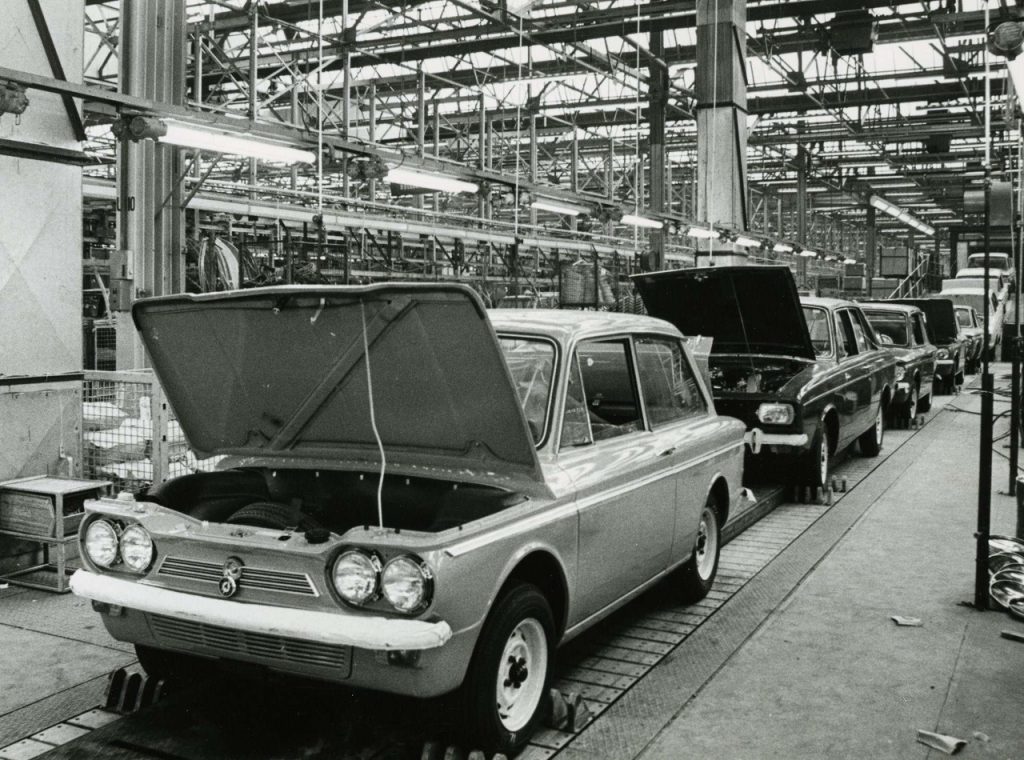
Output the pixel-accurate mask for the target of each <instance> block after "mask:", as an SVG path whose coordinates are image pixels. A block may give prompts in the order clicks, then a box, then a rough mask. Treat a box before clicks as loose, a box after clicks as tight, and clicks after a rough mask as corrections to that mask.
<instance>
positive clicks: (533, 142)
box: [516, 113, 540, 253]
mask: <svg viewBox="0 0 1024 760" xmlns="http://www.w3.org/2000/svg"><path fill="white" fill-rule="evenodd" d="M529 118H530V182H532V183H533V184H534V185H536V184H537V181H538V178H539V176H540V168H539V166H538V159H537V114H535V113H531V114H530V116H529ZM518 200H519V199H518V198H516V201H517V202H518ZM530 226H532V227H536V226H537V209H535V208H533V207H531V208H530ZM516 252H517V253H518V248H517V249H516Z"/></svg>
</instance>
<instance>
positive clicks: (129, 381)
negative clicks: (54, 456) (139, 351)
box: [82, 369, 217, 491]
mask: <svg viewBox="0 0 1024 760" xmlns="http://www.w3.org/2000/svg"><path fill="white" fill-rule="evenodd" d="M216 462H217V458H216V457H214V458H211V459H206V460H200V459H198V458H197V457H196V455H195V453H194V452H193V451H192V450H191V449H190V448H189V446H188V442H187V441H186V440H185V434H184V432H183V431H182V429H181V425H179V424H178V421H177V418H176V417H175V415H174V411H173V410H172V409H171V408H170V405H169V404H168V403H167V399H166V397H165V396H164V392H163V388H161V387H160V384H159V383H158V382H157V381H156V378H155V376H154V375H153V372H152V371H151V370H146V369H143V370H127V371H118V372H102V371H86V373H85V379H84V382H83V389H82V468H83V475H84V477H86V478H95V479H97V480H110V481H113V483H114V485H115V487H116V488H117V489H120V490H124V491H139V490H141V489H143V488H145V487H147V486H149V485H151V484H153V483H162V482H163V481H165V480H167V479H169V478H173V477H177V476H179V475H184V474H187V473H189V472H198V471H202V470H210V469H212V468H213V466H214V465H215V464H216Z"/></svg>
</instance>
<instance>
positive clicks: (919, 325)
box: [911, 314, 928, 346]
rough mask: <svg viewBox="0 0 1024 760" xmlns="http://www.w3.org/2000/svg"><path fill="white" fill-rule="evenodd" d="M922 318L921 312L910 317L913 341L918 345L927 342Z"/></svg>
mask: <svg viewBox="0 0 1024 760" xmlns="http://www.w3.org/2000/svg"><path fill="white" fill-rule="evenodd" d="M923 318H924V315H922V314H915V315H914V316H913V317H912V318H911V322H912V323H913V325H914V343H916V344H917V345H919V346H923V345H924V344H925V343H927V342H928V340H927V339H926V338H925V332H924V322H923Z"/></svg>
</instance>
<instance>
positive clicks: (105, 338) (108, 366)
mask: <svg viewBox="0 0 1024 760" xmlns="http://www.w3.org/2000/svg"><path fill="white" fill-rule="evenodd" d="M92 339H93V356H94V357H95V362H96V367H95V368H96V369H98V370H103V371H112V370H115V369H117V327H116V326H115V324H114V320H112V319H97V320H95V321H94V322H93V332H92Z"/></svg>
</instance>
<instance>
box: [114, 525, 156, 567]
mask: <svg viewBox="0 0 1024 760" xmlns="http://www.w3.org/2000/svg"><path fill="white" fill-rule="evenodd" d="M121 561H122V562H124V564H125V566H126V567H127V568H128V569H129V570H133V571H134V572H136V573H144V572H146V570H148V569H149V566H150V565H151V564H152V563H153V539H152V538H150V535H149V531H147V530H146V529H145V528H143V527H142V526H141V525H129V526H128V527H127V528H125V529H124V533H122V534H121Z"/></svg>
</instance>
